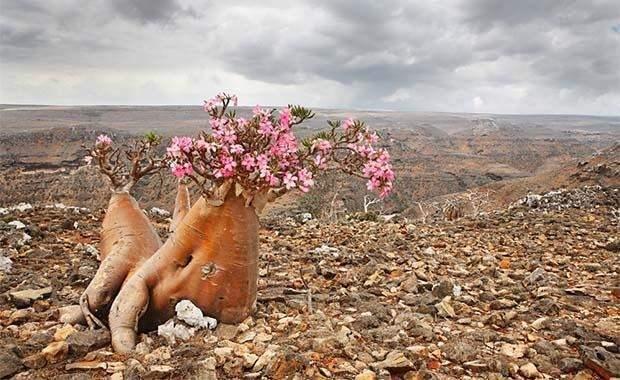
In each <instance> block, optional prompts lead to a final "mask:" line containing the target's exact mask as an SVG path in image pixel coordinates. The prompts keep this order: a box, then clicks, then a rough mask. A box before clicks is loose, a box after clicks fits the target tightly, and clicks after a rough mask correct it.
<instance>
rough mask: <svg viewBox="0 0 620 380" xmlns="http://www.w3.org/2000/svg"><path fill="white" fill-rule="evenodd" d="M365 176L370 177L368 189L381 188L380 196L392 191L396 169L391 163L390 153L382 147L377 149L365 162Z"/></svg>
mask: <svg viewBox="0 0 620 380" xmlns="http://www.w3.org/2000/svg"><path fill="white" fill-rule="evenodd" d="M362 174H363V175H364V177H366V178H368V182H367V183H366V187H367V188H368V190H379V196H381V197H385V196H387V195H388V194H389V193H390V192H391V191H392V181H393V180H394V178H395V176H394V171H393V170H392V164H391V163H390V154H389V153H388V152H387V151H386V150H385V149H381V150H379V151H376V152H375V153H374V154H373V155H372V156H371V157H370V158H369V160H368V161H367V162H366V163H365V164H364V167H363V169H362Z"/></svg>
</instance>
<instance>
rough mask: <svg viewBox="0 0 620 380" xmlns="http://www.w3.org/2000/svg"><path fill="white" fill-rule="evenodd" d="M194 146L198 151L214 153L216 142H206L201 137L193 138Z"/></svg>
mask: <svg viewBox="0 0 620 380" xmlns="http://www.w3.org/2000/svg"><path fill="white" fill-rule="evenodd" d="M194 147H195V148H196V149H197V150H198V151H200V152H209V153H214V152H215V151H216V150H217V144H215V143H210V142H207V141H205V140H204V139H203V138H202V137H201V138H199V139H196V140H194Z"/></svg>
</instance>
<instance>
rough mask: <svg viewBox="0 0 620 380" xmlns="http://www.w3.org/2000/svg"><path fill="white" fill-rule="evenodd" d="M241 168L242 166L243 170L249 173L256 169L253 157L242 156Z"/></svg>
mask: <svg viewBox="0 0 620 380" xmlns="http://www.w3.org/2000/svg"><path fill="white" fill-rule="evenodd" d="M241 166H243V167H244V168H245V170H247V171H249V172H251V171H252V170H254V168H255V167H256V158H254V156H252V155H251V154H250V153H246V154H244V155H243V160H242V161H241Z"/></svg>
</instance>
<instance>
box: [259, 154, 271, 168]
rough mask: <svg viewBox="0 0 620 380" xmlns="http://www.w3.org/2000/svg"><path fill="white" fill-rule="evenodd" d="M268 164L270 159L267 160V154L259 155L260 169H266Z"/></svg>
mask: <svg viewBox="0 0 620 380" xmlns="http://www.w3.org/2000/svg"><path fill="white" fill-rule="evenodd" d="M268 162H269V158H267V155H266V154H259V155H258V156H257V157H256V166H258V168H259V169H265V168H266V167H267V163H268Z"/></svg>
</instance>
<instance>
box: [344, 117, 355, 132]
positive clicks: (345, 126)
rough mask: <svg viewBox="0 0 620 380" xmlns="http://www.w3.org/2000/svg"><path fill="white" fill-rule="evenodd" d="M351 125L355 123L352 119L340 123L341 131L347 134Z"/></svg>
mask: <svg viewBox="0 0 620 380" xmlns="http://www.w3.org/2000/svg"><path fill="white" fill-rule="evenodd" d="M353 124H355V121H354V120H353V119H352V118H348V119H346V120H344V121H343V122H342V129H343V130H344V132H345V133H347V132H348V131H349V128H351V127H352V126H353Z"/></svg>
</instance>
